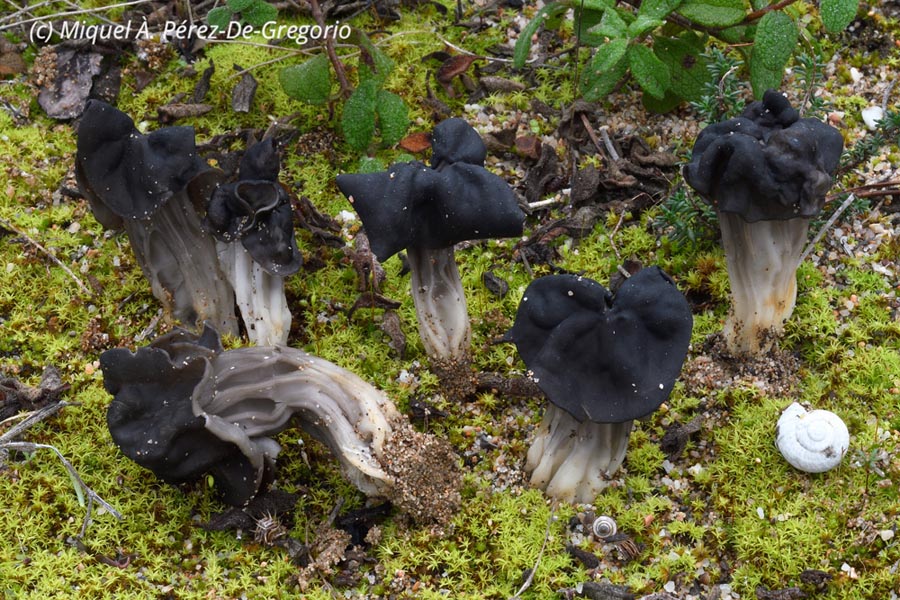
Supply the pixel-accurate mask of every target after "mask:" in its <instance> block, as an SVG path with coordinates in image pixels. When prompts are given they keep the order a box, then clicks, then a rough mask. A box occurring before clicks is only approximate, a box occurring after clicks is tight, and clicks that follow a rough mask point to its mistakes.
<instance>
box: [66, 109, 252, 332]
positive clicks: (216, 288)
mask: <svg viewBox="0 0 900 600" xmlns="http://www.w3.org/2000/svg"><path fill="white" fill-rule="evenodd" d="M208 169H209V167H208V166H207V165H206V163H205V162H204V161H203V160H202V159H201V158H200V157H199V156H198V154H197V149H196V146H195V144H194V130H193V128H191V127H164V128H162V129H158V130H156V131H154V132H152V133H150V134H148V135H143V134H142V133H140V132H139V131H138V130H137V129H136V128H135V126H134V121H132V120H131V118H130V117H128V115H126V114H125V113H123V112H121V111H119V110H117V109H116V108H113V107H112V106H110V105H109V104H106V103H105V102H101V101H99V100H90V101H88V104H87V107H86V108H85V110H84V114H83V115H82V117H81V122H80V124H79V126H78V143H77V151H76V155H75V176H76V178H77V180H78V186H79V188H80V189H81V191H82V193H83V194H84V196H85V197H86V198H87V199H88V202H89V203H90V206H91V210H92V212H93V213H94V217H95V218H96V219H97V221H99V222H100V224H101V225H103V226H104V227H106V228H108V229H122V228H124V229H125V231H126V233H127V234H128V239H129V242H130V243H131V248H132V251H133V252H134V255H135V258H136V259H137V261H138V264H140V266H141V269H142V270H143V272H144V276H145V277H146V278H147V279H148V280H149V281H150V286H151V289H152V290H153V295H154V296H156V298H157V299H158V300H159V301H160V302H161V303H162V305H163V307H164V308H165V309H166V310H167V311H168V312H169V313H170V314H171V315H173V316H174V317H175V318H176V319H178V320H179V321H180V322H181V323H183V324H185V325H187V326H191V327H193V326H196V325H197V324H199V323H202V322H205V321H208V322H210V323H212V324H213V325H214V326H215V327H216V328H217V329H219V330H220V331H222V332H226V333H230V334H237V331H238V328H237V319H236V318H235V314H234V296H233V294H232V291H231V286H230V285H229V284H228V281H227V280H226V278H225V275H224V273H222V272H221V270H220V269H219V266H218V258H217V256H216V248H215V243H214V241H213V239H212V238H211V237H210V236H208V235H207V234H206V233H205V232H204V231H203V229H202V226H201V221H200V216H199V215H198V214H197V211H196V210H195V208H194V205H193V203H192V202H191V201H190V199H189V198H188V192H187V187H188V185H189V183H190V182H191V181H192V180H193V179H194V178H196V177H197V176H198V175H200V174H202V173H203V172H205V171H207V170H208Z"/></svg>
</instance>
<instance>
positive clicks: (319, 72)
mask: <svg viewBox="0 0 900 600" xmlns="http://www.w3.org/2000/svg"><path fill="white" fill-rule="evenodd" d="M353 36H354V43H355V44H356V46H357V47H358V48H359V51H360V58H359V64H358V66H357V73H358V82H357V85H356V87H355V88H353V89H349V88H346V89H342V90H341V93H342V94H343V95H344V96H345V100H344V107H343V112H342V114H341V130H342V131H343V133H344V139H345V140H346V141H347V143H348V144H349V145H350V147H351V148H352V149H353V150H356V151H357V152H363V151H365V150H366V149H367V148H368V147H369V145H370V144H371V143H372V141H373V140H374V139H375V134H376V131H377V132H378V133H380V136H381V143H382V144H383V145H385V146H392V145H394V144H396V143H397V142H399V141H400V140H401V139H402V138H403V136H404V135H405V134H406V130H407V129H408V128H409V108H408V107H407V105H406V103H405V102H404V101H403V98H401V97H400V96H398V95H397V94H395V93H393V92H390V91H388V90H386V89H384V84H385V82H386V81H387V78H388V76H389V75H390V74H391V71H393V69H394V61H393V60H391V58H390V57H389V56H388V55H386V54H385V53H384V52H382V51H381V50H380V49H379V48H378V47H377V46H375V45H374V44H373V43H372V41H371V40H370V39H369V38H368V37H367V36H366V35H365V34H364V33H362V32H360V31H356V30H354V31H353ZM332 71H334V72H335V73H337V72H338V71H340V72H341V76H339V77H338V79H339V80H341V81H342V86H346V85H347V84H346V83H345V82H346V76H345V75H344V64H343V62H342V61H341V60H340V59H334V58H333V59H332V60H329V58H328V57H327V56H326V55H325V54H324V53H323V54H317V55H316V56H313V57H312V58H310V59H307V60H306V61H305V62H303V63H301V64H299V65H291V66H289V67H285V68H284V69H282V70H281V72H280V73H279V80H280V81H281V87H282V89H283V90H284V92H285V93H286V94H287V95H288V96H290V97H291V98H293V99H295V100H299V101H301V102H306V103H307V104H325V103H327V102H330V101H333V100H335V98H334V97H333V96H332V95H331V89H332V86H333V83H332Z"/></svg>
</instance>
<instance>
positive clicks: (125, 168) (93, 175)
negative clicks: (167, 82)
mask: <svg viewBox="0 0 900 600" xmlns="http://www.w3.org/2000/svg"><path fill="white" fill-rule="evenodd" d="M206 168H207V166H206V164H205V163H204V162H203V160H202V159H201V158H200V157H199V155H198V154H197V148H196V146H195V143H194V129H193V127H164V128H162V129H157V130H156V131H154V132H152V133H150V134H148V135H143V134H142V133H140V132H139V131H138V130H137V129H136V128H135V126H134V121H132V120H131V118H130V117H129V116H128V115H126V114H125V113H123V112H121V111H120V110H118V109H116V108H114V107H112V106H110V105H109V104H107V103H105V102H101V101H100V100H89V101H88V103H87V106H86V107H85V110H84V113H83V114H82V117H81V122H80V123H79V125H78V142H77V150H76V153H75V176H76V179H77V180H78V186H79V188H81V191H82V193H83V194H84V195H85V197H86V198H87V199H88V201H89V202H90V204H91V210H92V211H93V212H94V216H95V217H96V218H97V220H98V221H99V222H100V223H101V224H102V225H103V226H104V227H107V228H110V229H117V228H119V227H121V225H122V219H143V218H146V217H148V216H150V215H151V214H153V212H155V211H156V209H157V208H159V207H160V206H162V205H163V204H164V203H165V202H166V201H168V200H169V198H171V197H172V196H173V195H175V194H176V193H178V192H179V191H181V190H183V189H184V188H185V187H186V186H187V184H188V182H189V181H190V180H191V179H193V178H194V176H196V175H197V174H198V173H199V172H201V171H202V170H204V169H206Z"/></svg>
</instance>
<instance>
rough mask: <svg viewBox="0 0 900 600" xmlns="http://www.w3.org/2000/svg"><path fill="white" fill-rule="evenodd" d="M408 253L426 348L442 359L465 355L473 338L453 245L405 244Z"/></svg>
mask: <svg viewBox="0 0 900 600" xmlns="http://www.w3.org/2000/svg"><path fill="white" fill-rule="evenodd" d="M407 254H408V256H409V267H410V276H411V280H412V296H413V303H414V304H415V307H416V317H417V318H418V320H419V336H420V337H421V338H422V344H423V345H424V346H425V352H426V353H427V354H428V356H429V357H430V358H433V359H439V360H445V361H446V360H452V359H456V358H460V357H464V356H468V354H469V347H470V345H471V342H472V339H471V338H472V334H471V328H470V326H469V312H468V308H467V306H466V296H465V294H464V293H463V287H462V280H461V279H460V277H459V268H458V267H457V266H456V256H455V252H454V250H453V247H452V246H450V247H449V248H438V249H436V250H430V249H425V248H408V249H407Z"/></svg>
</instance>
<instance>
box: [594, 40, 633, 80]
mask: <svg viewBox="0 0 900 600" xmlns="http://www.w3.org/2000/svg"><path fill="white" fill-rule="evenodd" d="M626 50H628V40H626V39H625V38H617V39H614V40H612V41H611V42H607V43H606V44H603V45H602V46H600V47H599V48H597V52H596V54H594V57H593V58H592V59H591V62H590V63H588V65H587V68H588V69H591V70H592V71H594V72H595V73H596V74H597V75H600V74H602V73H605V72H607V71H610V70H612V68H613V67H615V66H616V64H618V63H619V62H620V61H621V60H622V58H623V57H624V56H625V51H626Z"/></svg>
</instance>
